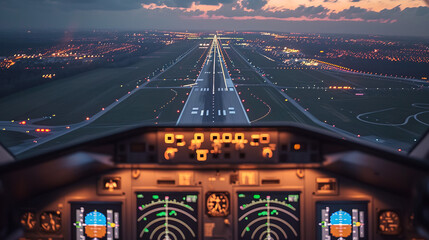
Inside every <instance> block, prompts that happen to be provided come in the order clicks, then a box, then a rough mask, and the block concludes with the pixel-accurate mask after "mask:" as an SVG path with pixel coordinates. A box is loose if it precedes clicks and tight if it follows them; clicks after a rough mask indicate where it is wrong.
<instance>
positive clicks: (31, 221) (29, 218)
mask: <svg viewBox="0 0 429 240" xmlns="http://www.w3.org/2000/svg"><path fill="white" fill-rule="evenodd" d="M21 225H22V226H23V227H24V229H25V230H27V231H32V230H34V228H35V227H36V214H35V213H34V212H25V213H24V214H22V216H21Z"/></svg>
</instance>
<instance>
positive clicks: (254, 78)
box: [223, 49, 263, 84]
mask: <svg viewBox="0 0 429 240" xmlns="http://www.w3.org/2000/svg"><path fill="white" fill-rule="evenodd" d="M223 50H224V58H225V63H226V65H227V68H228V71H229V72H230V75H231V79H232V80H233V82H234V84H259V83H262V82H263V80H262V79H261V77H260V76H259V75H258V73H256V72H255V71H254V70H253V69H251V68H250V67H249V66H248V65H247V63H246V62H245V61H244V60H243V59H242V58H241V57H240V56H238V54H237V53H236V52H235V51H234V50H233V49H223Z"/></svg>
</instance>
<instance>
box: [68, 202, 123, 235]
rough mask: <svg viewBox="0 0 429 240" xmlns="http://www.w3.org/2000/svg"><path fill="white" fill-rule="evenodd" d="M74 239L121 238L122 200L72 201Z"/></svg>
mask: <svg viewBox="0 0 429 240" xmlns="http://www.w3.org/2000/svg"><path fill="white" fill-rule="evenodd" d="M70 205H71V214H70V215H71V223H72V228H71V229H72V239H76V240H82V239H87V240H119V239H122V238H121V232H120V230H121V229H120V228H121V207H122V206H121V205H122V203H121V202H72V203H71V204H70Z"/></svg>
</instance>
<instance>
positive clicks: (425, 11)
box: [329, 6, 429, 23]
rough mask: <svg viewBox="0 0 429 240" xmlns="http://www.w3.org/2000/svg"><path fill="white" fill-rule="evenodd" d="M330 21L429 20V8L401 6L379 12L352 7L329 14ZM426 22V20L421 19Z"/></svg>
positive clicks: (385, 21)
mask: <svg viewBox="0 0 429 240" xmlns="http://www.w3.org/2000/svg"><path fill="white" fill-rule="evenodd" d="M329 18H330V19H362V20H363V21H368V22H373V21H378V22H384V23H389V22H396V21H399V20H402V19H406V18H408V19H409V18H425V19H426V20H429V8H428V7H417V8H405V9H403V10H401V8H400V6H396V7H394V8H392V9H383V10H381V11H379V12H376V11H372V10H368V9H364V8H360V7H354V6H351V7H349V8H348V9H344V10H342V11H340V12H338V13H335V12H334V13H331V14H329ZM421 20H424V19H421Z"/></svg>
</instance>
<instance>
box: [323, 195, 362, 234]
mask: <svg viewBox="0 0 429 240" xmlns="http://www.w3.org/2000/svg"><path fill="white" fill-rule="evenodd" d="M367 205H368V202H358V201H335V202H318V203H317V204H316V209H317V219H318V238H317V239H320V240H336V239H338V240H363V239H368V228H367V214H368V211H367V209H368V206H367Z"/></svg>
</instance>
